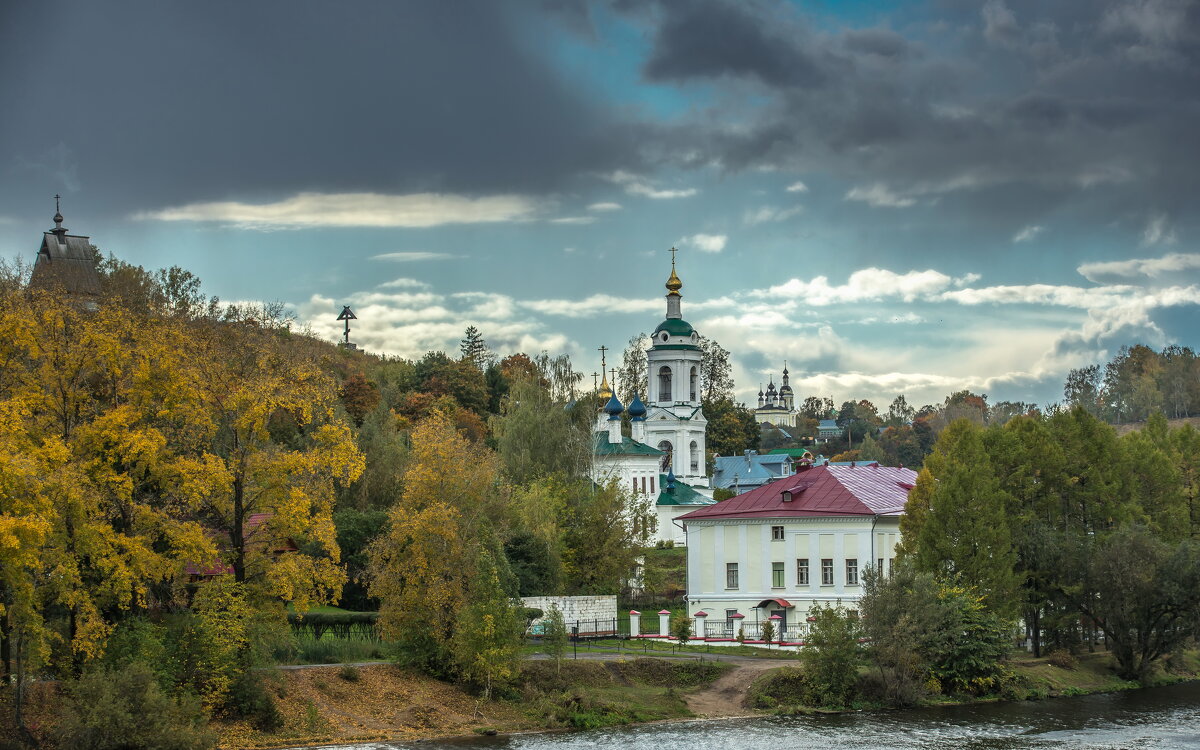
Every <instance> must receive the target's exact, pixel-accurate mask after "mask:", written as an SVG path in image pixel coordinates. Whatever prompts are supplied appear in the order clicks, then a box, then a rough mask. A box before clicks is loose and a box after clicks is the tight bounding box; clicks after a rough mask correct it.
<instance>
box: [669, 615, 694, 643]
mask: <svg viewBox="0 0 1200 750" xmlns="http://www.w3.org/2000/svg"><path fill="white" fill-rule="evenodd" d="M671 637H672V638H674V639H675V640H676V641H678V642H679V645H680V646H686V645H687V642H688V641H690V640H691V639H692V618H690V617H688V614H687V612H676V613H675V615H674V617H672V618H671Z"/></svg>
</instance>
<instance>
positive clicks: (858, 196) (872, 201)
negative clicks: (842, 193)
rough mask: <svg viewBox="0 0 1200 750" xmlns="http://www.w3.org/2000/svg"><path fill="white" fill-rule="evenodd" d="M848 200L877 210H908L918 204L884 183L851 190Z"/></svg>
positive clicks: (847, 195) (913, 199) (847, 194)
mask: <svg viewBox="0 0 1200 750" xmlns="http://www.w3.org/2000/svg"><path fill="white" fill-rule="evenodd" d="M846 200H848V201H861V202H863V203H866V204H867V205H870V206H875V207H876V208H880V207H886V208H908V207H909V206H912V205H914V204H916V202H917V201H916V199H915V198H909V197H907V196H903V195H900V194H898V193H895V192H893V191H892V190H891V189H889V188H888V186H887V185H884V184H883V183H882V182H876V183H875V184H874V185H868V186H866V187H862V186H859V187H855V188H851V189H850V190H849V192H847V193H846Z"/></svg>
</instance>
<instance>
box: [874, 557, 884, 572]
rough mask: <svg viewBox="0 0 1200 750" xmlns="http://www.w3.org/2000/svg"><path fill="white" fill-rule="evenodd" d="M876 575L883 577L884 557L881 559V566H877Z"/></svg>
mask: <svg viewBox="0 0 1200 750" xmlns="http://www.w3.org/2000/svg"><path fill="white" fill-rule="evenodd" d="M875 573H876V575H880V576H882V575H883V558H882V557H881V558H879V564H878V565H877V566H875Z"/></svg>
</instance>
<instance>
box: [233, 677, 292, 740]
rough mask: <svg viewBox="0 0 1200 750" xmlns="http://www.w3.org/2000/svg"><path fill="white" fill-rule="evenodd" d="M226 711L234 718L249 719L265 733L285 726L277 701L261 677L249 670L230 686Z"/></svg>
mask: <svg viewBox="0 0 1200 750" xmlns="http://www.w3.org/2000/svg"><path fill="white" fill-rule="evenodd" d="M225 709H226V710H227V711H228V712H229V713H231V714H233V715H234V716H240V717H242V718H246V719H249V720H250V723H251V724H253V725H254V728H255V729H258V730H260V731H263V732H273V731H275V730H276V729H279V728H280V727H281V726H283V715H282V714H280V713H279V707H278V706H276V705H275V699H274V698H272V697H271V694H270V693H268V692H267V690H266V688H265V687H264V686H263V683H262V679H261V678H260V676H259V675H258V674H257V673H255V672H254V671H252V670H249V669H247V670H244V671H242V673H241V674H239V675H238V677H237V679H236V680H234V682H233V684H232V685H231V686H230V688H229V695H228V697H227V698H226V701H225Z"/></svg>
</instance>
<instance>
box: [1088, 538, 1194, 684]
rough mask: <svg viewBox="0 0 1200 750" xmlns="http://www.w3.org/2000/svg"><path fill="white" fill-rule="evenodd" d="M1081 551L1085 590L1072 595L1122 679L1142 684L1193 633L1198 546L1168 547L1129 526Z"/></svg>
mask: <svg viewBox="0 0 1200 750" xmlns="http://www.w3.org/2000/svg"><path fill="white" fill-rule="evenodd" d="M1082 551H1083V552H1084V554H1085V555H1086V557H1087V560H1088V562H1087V573H1086V575H1087V577H1088V584H1089V585H1088V586H1086V587H1084V588H1083V589H1082V591H1080V592H1071V595H1072V596H1074V597H1075V601H1076V604H1077V605H1078V606H1079V608H1080V610H1081V611H1082V612H1083V613H1084V614H1086V615H1087V616H1089V617H1091V618H1092V619H1093V620H1095V622H1096V623H1097V625H1099V627H1100V628H1101V629H1102V630H1103V631H1104V634H1105V636H1106V638H1107V642H1108V646H1109V649H1110V650H1111V652H1112V654H1113V657H1114V658H1115V659H1116V660H1117V664H1118V667H1119V671H1120V673H1121V676H1123V677H1125V678H1127V679H1133V680H1145V679H1146V677H1147V675H1148V674H1149V672H1150V669H1151V668H1152V666H1153V665H1154V663H1155V662H1156V661H1157V660H1158V659H1160V658H1161V657H1162V656H1164V655H1166V654H1168V653H1170V652H1171V651H1172V650H1174V649H1176V648H1178V647H1179V646H1180V645H1181V644H1182V643H1184V642H1185V641H1187V640H1188V639H1189V638H1191V637H1192V636H1193V635H1194V633H1195V623H1196V621H1197V619H1200V544H1197V543H1196V542H1194V541H1191V540H1187V541H1183V542H1179V543H1178V544H1177V545H1169V544H1166V543H1165V542H1163V541H1161V540H1160V539H1157V538H1155V536H1154V535H1153V534H1151V533H1150V532H1149V531H1148V530H1147V529H1146V528H1144V527H1139V526H1129V527H1125V528H1122V529H1120V530H1118V531H1117V532H1116V533H1114V534H1111V535H1109V536H1108V537H1107V538H1106V539H1103V540H1101V541H1099V542H1096V543H1094V545H1091V544H1089V545H1087V546H1085V547H1084V548H1083V550H1082ZM1092 591H1094V592H1095V593H1094V596H1088V595H1087V594H1086V593H1084V592H1092Z"/></svg>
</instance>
